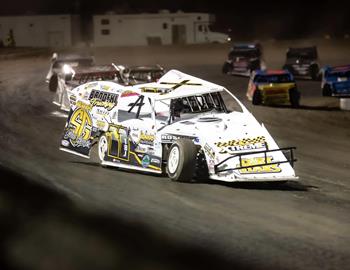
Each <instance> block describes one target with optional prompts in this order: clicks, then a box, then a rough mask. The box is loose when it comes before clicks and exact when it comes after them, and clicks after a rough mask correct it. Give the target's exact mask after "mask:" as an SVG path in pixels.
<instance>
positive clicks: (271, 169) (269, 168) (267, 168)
mask: <svg viewBox="0 0 350 270" xmlns="http://www.w3.org/2000/svg"><path fill="white" fill-rule="evenodd" d="M272 161H273V158H272V157H266V163H265V158H264V157H255V158H242V167H246V166H255V165H259V164H264V165H262V166H256V167H250V168H242V169H239V172H240V173H241V174H255V173H279V172H281V171H282V170H281V168H280V167H279V164H268V163H271V162H272ZM238 166H239V165H238Z"/></svg>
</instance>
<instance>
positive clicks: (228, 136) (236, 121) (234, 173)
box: [161, 112, 295, 181]
mask: <svg viewBox="0 0 350 270" xmlns="http://www.w3.org/2000/svg"><path fill="white" fill-rule="evenodd" d="M161 133H162V141H163V142H170V141H166V140H176V139H177V138H179V137H187V138H191V139H192V140H193V141H194V143H195V144H197V145H200V146H201V148H202V149H203V151H204V153H205V155H206V160H207V165H208V169H209V173H210V174H211V175H212V177H211V178H216V179H220V180H223V181H232V180H233V179H234V180H236V181H240V180H242V181H244V180H247V179H248V181H249V179H250V180H252V179H255V180H257V179H258V180H262V181H264V180H267V179H268V180H271V178H274V177H291V178H293V177H295V174H294V170H293V168H292V167H291V165H290V164H289V163H281V164H273V165H265V166H260V167H254V168H251V167H250V168H241V169H237V170H236V169H235V168H238V167H241V165H242V164H243V165H246V166H247V165H255V164H262V162H263V159H264V156H265V154H264V153H262V152H264V151H266V150H271V149H279V148H278V146H277V144H276V142H275V141H274V140H273V138H272V137H271V135H270V134H269V133H268V131H267V130H266V128H265V127H264V126H263V125H260V124H259V123H258V122H257V121H256V119H255V118H253V117H250V115H249V114H243V113H240V112H233V113H230V114H208V115H204V116H203V115H201V116H200V117H196V118H192V119H189V120H181V121H178V122H176V123H174V124H172V125H169V126H167V127H165V128H164V129H163V130H162V132H161ZM254 152H257V153H256V154H254ZM236 155H237V156H236ZM239 155H242V156H241V157H240V156H239ZM231 157H232V158H231ZM266 157H267V159H266V161H267V163H273V162H276V161H286V158H285V156H284V155H283V153H282V152H281V151H275V152H268V153H267V154H266ZM227 159H228V160H227ZM240 159H241V160H240ZM225 160H227V161H225ZM220 163H222V164H220ZM264 164H266V163H264ZM227 168H228V169H230V168H231V169H232V170H228V171H227ZM220 169H224V170H225V171H224V172H218V171H220Z"/></svg>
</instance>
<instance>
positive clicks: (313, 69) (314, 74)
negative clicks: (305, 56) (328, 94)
mask: <svg viewBox="0 0 350 270" xmlns="http://www.w3.org/2000/svg"><path fill="white" fill-rule="evenodd" d="M319 72H320V70H319V68H318V66H317V65H311V66H310V76H311V79H312V80H314V81H318V80H319V79H320V76H319Z"/></svg>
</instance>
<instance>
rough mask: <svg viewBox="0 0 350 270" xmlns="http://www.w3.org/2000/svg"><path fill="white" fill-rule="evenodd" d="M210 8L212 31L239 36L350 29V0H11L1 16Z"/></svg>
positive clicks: (321, 34)
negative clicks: (214, 20)
mask: <svg viewBox="0 0 350 270" xmlns="http://www.w3.org/2000/svg"><path fill="white" fill-rule="evenodd" d="M160 9H168V10H169V11H171V12H176V11H178V10H181V11H184V12H208V13H212V14H214V15H215V17H216V22H215V24H213V26H212V30H214V31H221V32H226V33H230V34H231V35H232V36H233V37H240V38H278V39H284V38H286V39H288V38H307V37H324V36H325V35H329V36H330V37H331V38H335V37H336V38H343V37H344V35H345V34H350V1H347V2H346V1H332V0H323V1H306V0H304V1H301V0H282V1H270V0H269V1H257V2H255V1H237V0H232V1H209V0H192V1H188V0H119V1H116V0H99V1H91V0H87V1H83V0H55V1H51V0H48V1H47V0H30V1H25V2H23V1H19V0H17V1H16V0H15V1H6V2H5V3H3V4H2V5H1V9H0V15H23V14H28V15H30V14H59V13H73V14H80V15H81V16H82V18H83V21H84V20H85V21H88V20H89V19H91V15H92V14H101V13H104V12H107V11H113V12H115V13H140V12H158V11H159V10H160Z"/></svg>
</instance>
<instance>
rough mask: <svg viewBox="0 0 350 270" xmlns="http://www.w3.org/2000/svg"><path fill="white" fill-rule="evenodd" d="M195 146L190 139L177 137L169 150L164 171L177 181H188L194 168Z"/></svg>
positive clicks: (192, 174)
mask: <svg viewBox="0 0 350 270" xmlns="http://www.w3.org/2000/svg"><path fill="white" fill-rule="evenodd" d="M197 152H198V151H197V148H196V146H195V145H194V144H193V142H192V141H191V140H190V139H179V140H177V141H176V142H174V143H173V144H172V145H171V147H170V150H169V155H168V160H167V166H166V172H167V174H168V176H169V178H170V179H171V180H173V181H178V182H190V181H191V180H192V178H193V176H194V173H195V170H196V157H197Z"/></svg>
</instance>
